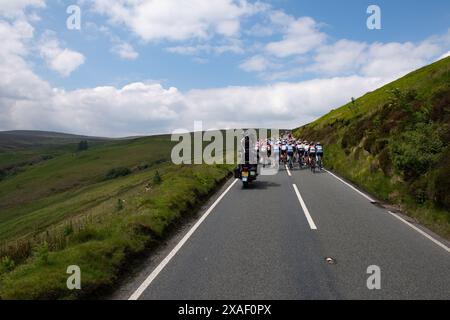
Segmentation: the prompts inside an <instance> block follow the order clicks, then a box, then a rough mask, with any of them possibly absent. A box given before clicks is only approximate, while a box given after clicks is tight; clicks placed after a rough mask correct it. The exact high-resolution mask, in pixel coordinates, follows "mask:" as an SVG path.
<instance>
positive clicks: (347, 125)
mask: <svg viewBox="0 0 450 320" xmlns="http://www.w3.org/2000/svg"><path fill="white" fill-rule="evenodd" d="M349 101H350V97H349ZM294 134H295V136H296V137H298V138H307V139H309V140H315V141H318V140H320V141H321V142H322V143H323V144H324V145H325V149H326V161H325V162H326V165H327V167H328V168H329V169H332V170H334V171H335V172H337V173H339V174H340V175H342V176H343V177H345V178H347V179H348V180H350V181H352V182H354V183H355V184H357V185H359V186H360V187H361V188H363V189H365V190H366V191H368V192H370V193H372V194H374V195H376V196H377V197H378V198H379V199H380V200H383V201H385V202H387V203H390V204H394V205H396V206H398V207H400V209H402V210H403V211H404V212H405V213H406V214H408V215H409V216H411V217H412V218H414V219H415V220H417V221H418V222H419V223H421V224H423V225H425V226H427V227H429V228H431V229H432V230H434V231H435V232H437V233H439V234H441V235H442V236H444V237H446V238H447V239H448V238H450V212H449V210H450V193H449V190H450V147H449V143H448V142H449V141H450V58H446V59H443V60H441V61H438V62H436V63H434V64H432V65H429V66H427V67H425V68H422V69H420V70H417V71H415V72H413V73H411V74H409V75H407V76H405V77H403V78H401V79H399V80H397V81H395V82H392V83H390V84H388V85H386V86H384V87H382V88H380V89H378V90H376V91H374V92H371V93H368V94H366V95H365V96H363V97H361V98H359V99H357V100H354V101H351V102H350V103H348V104H347V105H345V106H343V107H341V108H339V109H337V110H334V111H332V112H330V113H329V114H327V115H326V116H324V117H322V118H321V119H319V120H317V121H315V122H314V123H311V124H309V125H306V126H304V127H301V128H298V129H296V130H294Z"/></svg>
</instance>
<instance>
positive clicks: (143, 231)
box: [0, 136, 230, 299]
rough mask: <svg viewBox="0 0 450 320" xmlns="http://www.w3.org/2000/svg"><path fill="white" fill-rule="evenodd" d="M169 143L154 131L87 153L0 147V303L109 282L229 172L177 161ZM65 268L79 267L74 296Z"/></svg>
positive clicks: (99, 144) (86, 290) (92, 144)
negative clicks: (80, 275)
mask: <svg viewBox="0 0 450 320" xmlns="http://www.w3.org/2000/svg"><path fill="white" fill-rule="evenodd" d="M81 138H82V139H84V138H85V137H81ZM33 139H36V140H39V139H38V137H34V138H33ZM76 139H79V137H77V138H76ZM173 145H174V143H173V142H171V141H170V136H154V137H145V138H136V139H130V140H102V141H92V140H90V139H89V143H88V149H87V150H84V151H79V150H78V143H75V142H74V141H70V142H69V143H65V144H64V143H63V144H61V143H57V144H55V143H53V142H52V143H48V141H46V140H42V141H41V142H38V143H37V145H36V144H35V143H33V146H23V145H21V146H17V147H16V148H14V149H13V150H7V151H5V150H4V151H1V152H0V169H2V168H3V169H5V168H9V169H8V171H7V172H6V173H5V174H4V175H3V177H1V178H0V299H15V298H24V299H46V298H78V297H83V296H87V295H91V294H93V293H96V292H98V290H99V289H102V288H105V287H109V286H112V285H113V284H114V283H115V281H116V280H117V278H118V277H119V276H120V272H121V270H123V268H124V267H126V266H127V264H128V263H127V261H128V260H129V259H131V258H132V257H134V256H136V255H138V254H141V253H142V252H143V251H144V250H146V249H148V248H149V247H151V246H153V245H154V244H155V243H157V242H159V241H160V240H161V239H162V237H164V236H165V235H166V234H167V232H168V230H170V227H171V226H173V225H174V224H176V223H177V221H179V220H180V219H181V218H183V217H185V216H186V215H189V214H193V213H195V211H196V208H197V207H198V206H199V205H200V204H201V203H202V202H203V201H204V200H206V199H207V197H208V196H209V194H211V192H213V191H214V190H215V189H216V188H217V186H218V185H219V184H220V183H221V182H222V181H223V180H224V179H225V178H226V177H227V176H228V174H229V169H230V168H229V167H227V166H203V165H199V166H187V165H186V166H175V165H173V164H172V163H171V161H170V153H171V150H172V147H173ZM30 159H34V160H33V161H31V160H30ZM69 265H78V266H80V267H81V269H82V272H83V290H82V291H81V292H72V291H69V290H67V288H66V279H67V274H66V268H67V266H69ZM44 275H45V276H44Z"/></svg>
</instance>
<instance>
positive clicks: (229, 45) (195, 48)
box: [166, 39, 245, 56]
mask: <svg viewBox="0 0 450 320" xmlns="http://www.w3.org/2000/svg"><path fill="white" fill-rule="evenodd" d="M166 50H167V51H168V52H170V53H176V54H182V55H189V56H193V55H200V54H219V55H220V54H223V53H226V52H231V53H235V54H243V53H244V52H245V51H244V49H243V47H242V43H241V41H240V40H238V39H228V40H227V41H225V42H222V43H221V44H216V45H211V44H198V45H192V46H174V47H168V48H166Z"/></svg>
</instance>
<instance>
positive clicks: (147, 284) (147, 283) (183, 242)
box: [128, 179, 238, 300]
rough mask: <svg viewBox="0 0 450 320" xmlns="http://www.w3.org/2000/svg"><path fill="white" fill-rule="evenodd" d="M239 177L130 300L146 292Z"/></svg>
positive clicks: (136, 298)
mask: <svg viewBox="0 0 450 320" xmlns="http://www.w3.org/2000/svg"><path fill="white" fill-rule="evenodd" d="M237 181H238V179H236V180H234V182H233V183H232V184H231V185H230V186H229V187H228V188H227V190H225V191H224V192H223V193H222V194H221V195H220V197H219V198H217V200H216V201H215V202H214V203H213V204H212V205H211V207H210V208H209V209H208V211H206V212H205V214H204V215H203V216H202V217H201V218H200V220H198V221H197V223H196V224H195V225H194V226H193V227H192V228H191V230H189V232H188V233H187V234H186V235H185V236H184V237H183V239H181V241H180V242H179V243H178V244H177V245H176V247H175V248H173V250H172V251H171V252H170V253H169V255H168V256H167V257H166V258H164V260H163V261H162V262H161V263H160V264H159V265H158V266H157V267H156V268H155V270H153V272H152V273H151V274H150V275H149V276H148V277H147V279H145V281H144V282H143V283H142V284H141V285H140V286H139V288H138V289H137V290H136V291H135V292H134V293H133V294H132V295H131V296H130V298H129V299H128V300H138V299H139V297H140V296H141V295H142V294H143V293H144V291H145V290H147V288H148V287H149V286H150V285H151V284H152V282H153V280H155V279H156V277H157V276H158V275H159V273H160V272H161V271H162V270H163V269H164V268H165V266H166V265H167V264H168V263H169V262H170V260H172V258H173V257H174V256H175V255H176V254H177V252H178V251H180V249H181V248H182V247H183V245H184V244H185V243H186V242H187V241H188V240H189V238H190V237H191V236H192V235H193V234H194V232H195V231H196V230H197V229H198V227H200V225H201V224H202V223H203V221H205V219H206V218H207V217H208V216H209V215H210V213H211V212H212V211H213V210H214V208H215V207H216V206H217V205H218V204H219V202H220V201H221V200H222V199H223V198H224V197H225V195H226V194H227V193H228V192H229V191H230V190H231V188H233V186H234V185H235V184H236V182H237Z"/></svg>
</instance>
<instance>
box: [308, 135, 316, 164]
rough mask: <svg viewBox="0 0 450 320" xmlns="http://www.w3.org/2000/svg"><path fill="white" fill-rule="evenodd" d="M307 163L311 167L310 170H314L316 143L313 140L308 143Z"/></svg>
mask: <svg viewBox="0 0 450 320" xmlns="http://www.w3.org/2000/svg"><path fill="white" fill-rule="evenodd" d="M308 154H309V165H310V167H311V170H315V167H316V144H315V143H314V142H311V143H310V144H309V150H308Z"/></svg>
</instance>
